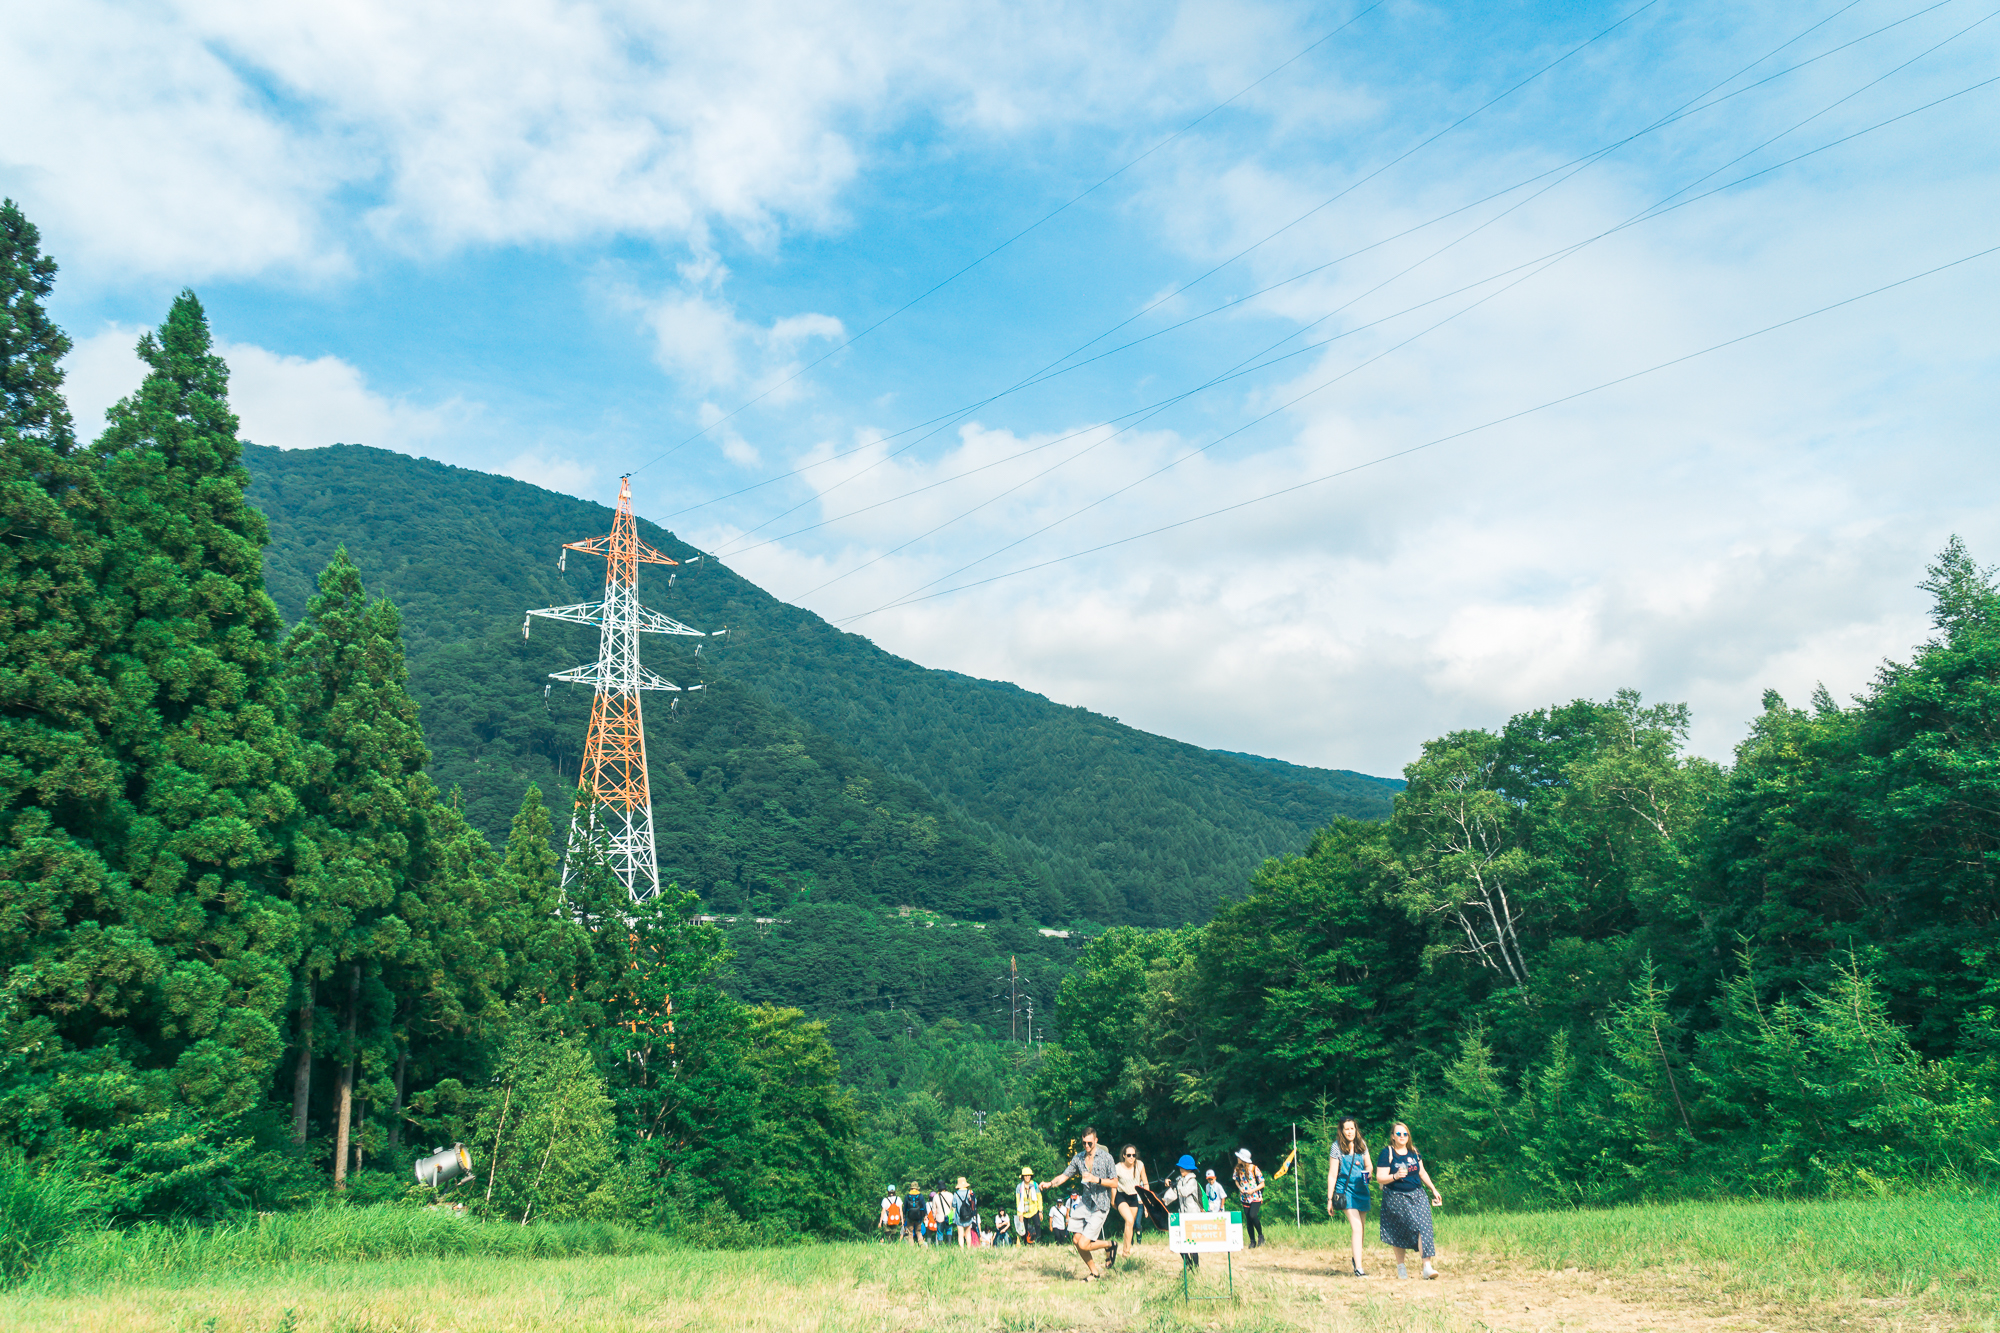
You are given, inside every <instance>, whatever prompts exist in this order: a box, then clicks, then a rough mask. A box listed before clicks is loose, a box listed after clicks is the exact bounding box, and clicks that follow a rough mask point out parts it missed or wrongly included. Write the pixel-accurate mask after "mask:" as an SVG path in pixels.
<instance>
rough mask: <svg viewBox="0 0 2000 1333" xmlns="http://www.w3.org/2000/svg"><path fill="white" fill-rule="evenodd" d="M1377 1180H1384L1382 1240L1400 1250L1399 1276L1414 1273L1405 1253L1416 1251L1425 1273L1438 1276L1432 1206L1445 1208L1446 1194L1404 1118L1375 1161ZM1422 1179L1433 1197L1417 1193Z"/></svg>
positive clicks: (1396, 1125) (1397, 1267)
mask: <svg viewBox="0 0 2000 1333" xmlns="http://www.w3.org/2000/svg"><path fill="white" fill-rule="evenodd" d="M1375 1179H1377V1180H1379V1181H1381V1182H1382V1224H1381V1231H1382V1243H1383V1244H1384V1245H1387V1246H1388V1247H1389V1248H1390V1249H1392V1250H1394V1251H1395V1252H1396V1276H1397V1277H1408V1276H1409V1275H1410V1270H1409V1268H1408V1267H1407V1266H1406V1265H1405V1263H1404V1258H1405V1252H1406V1251H1409V1250H1415V1251H1417V1252H1418V1253H1419V1254H1421V1255H1422V1256H1423V1260H1424V1276H1425V1277H1427V1278H1434V1277H1436V1276H1437V1275H1438V1272H1437V1269H1436V1267H1435V1266H1433V1265H1432V1263H1431V1260H1433V1259H1435V1258H1436V1257H1437V1241H1436V1240H1435V1239H1434V1238H1433V1236H1432V1234H1431V1205H1432V1204H1436V1205H1437V1206H1438V1207H1440V1208H1442V1207H1444V1195H1442V1194H1439V1193H1438V1187H1437V1186H1436V1185H1434V1184H1432V1183H1431V1176H1430V1172H1428V1171H1426V1170H1424V1159H1423V1155H1422V1154H1421V1153H1419V1152H1418V1151H1417V1145H1416V1144H1414V1143H1412V1142H1411V1141H1410V1127H1409V1126H1408V1125H1406V1124H1404V1123H1403V1122H1401V1121H1400V1120H1399V1121H1397V1122H1396V1124H1395V1125H1394V1127H1393V1128H1392V1129H1391V1131H1390V1134H1389V1146H1388V1147H1386V1148H1384V1149H1383V1150H1382V1156H1381V1157H1380V1158H1379V1159H1377V1161H1376V1163H1375ZM1419 1181H1422V1182H1423V1188H1424V1189H1426V1190H1429V1191H1430V1198H1428V1199H1426V1198H1425V1197H1424V1196H1423V1195H1422V1194H1419V1193H1418V1192H1417V1183H1418V1182H1419Z"/></svg>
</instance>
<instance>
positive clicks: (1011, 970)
mask: <svg viewBox="0 0 2000 1333" xmlns="http://www.w3.org/2000/svg"><path fill="white" fill-rule="evenodd" d="M1007 1040H1008V1041H1011V1042H1019V1041H1020V1040H1021V964H1020V962H1019V960H1017V959H1016V958H1015V957H1014V955H1013V954H1011V953H1010V954H1008V955H1007Z"/></svg>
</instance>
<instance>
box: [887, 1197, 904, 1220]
mask: <svg viewBox="0 0 2000 1333" xmlns="http://www.w3.org/2000/svg"><path fill="white" fill-rule="evenodd" d="M889 1225H890V1226H892V1227H899V1226H901V1225H903V1201H902V1200H901V1199H894V1198H892V1199H890V1200H889Z"/></svg>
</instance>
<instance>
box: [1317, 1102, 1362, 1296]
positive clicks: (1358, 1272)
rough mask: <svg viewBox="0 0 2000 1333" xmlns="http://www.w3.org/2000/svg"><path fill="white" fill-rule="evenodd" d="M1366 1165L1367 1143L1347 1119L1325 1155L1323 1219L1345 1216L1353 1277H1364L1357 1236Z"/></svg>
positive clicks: (1351, 1121) (1356, 1126)
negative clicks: (1351, 1245) (1351, 1243)
mask: <svg viewBox="0 0 2000 1333" xmlns="http://www.w3.org/2000/svg"><path fill="white" fill-rule="evenodd" d="M1369 1163H1370V1159H1369V1156H1368V1140H1367V1139H1365V1138H1362V1137H1361V1126H1360V1125H1358V1124H1356V1123H1355V1121H1354V1117H1353V1116H1348V1117H1347V1118H1345V1119H1344V1120H1342V1121H1341V1122H1340V1129H1339V1131H1338V1132H1337V1133H1335V1134H1334V1136H1333V1146H1332V1147H1331V1148H1329V1149H1328V1150H1327V1154H1326V1215H1327V1216H1328V1217H1338V1216H1340V1214H1341V1213H1345V1214H1347V1228H1348V1231H1349V1232H1351V1233H1352V1235H1351V1240H1352V1241H1353V1245H1354V1276H1356V1277H1367V1276H1368V1274H1367V1273H1366V1272H1365V1271H1363V1269H1362V1267H1361V1232H1362V1230H1363V1227H1364V1225H1365V1223H1366V1221H1367V1213H1368V1176H1369V1170H1368V1168H1369ZM1336 1210H1338V1211H1336Z"/></svg>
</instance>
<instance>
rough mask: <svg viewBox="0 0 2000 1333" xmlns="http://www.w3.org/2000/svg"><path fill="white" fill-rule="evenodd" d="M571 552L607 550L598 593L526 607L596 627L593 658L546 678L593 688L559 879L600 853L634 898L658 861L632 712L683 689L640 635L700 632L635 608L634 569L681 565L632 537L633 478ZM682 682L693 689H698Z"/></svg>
mask: <svg viewBox="0 0 2000 1333" xmlns="http://www.w3.org/2000/svg"><path fill="white" fill-rule="evenodd" d="M571 551H578V552H581V553H583V554H586V555H601V556H603V557H604V600H603V601H601V602H579V603H577V604H576V605H574V606H549V607H543V608H542V609H541V610H538V611H530V612H528V615H529V616H530V617H534V616H540V617H542V618H543V619H545V620H567V621H571V622H573V623H575V624H579V625H596V626H599V627H600V628H599V632H598V650H597V660H596V661H595V662H592V663H590V664H588V665H587V666H580V667H573V668H571V669H570V670H568V671H554V672H550V673H549V678H550V679H551V680H561V681H568V682H570V683H572V684H576V685H590V686H593V687H595V688H596V691H597V697H596V698H595V699H593V700H592V701H591V705H590V732H589V735H588V737H587V739H586V740H585V742H584V747H583V771H582V772H581V773H579V774H578V775H577V779H578V785H577V789H576V808H575V809H574V810H573V811H572V812H571V814H570V824H569V846H568V848H567V849H566V850H565V852H564V854H563V873H562V882H563V883H564V884H565V885H567V884H568V883H569V882H570V881H571V880H572V879H574V878H575V877H576V876H577V874H578V873H579V871H580V870H581V869H582V867H584V866H586V865H588V864H590V862H591V861H592V860H593V859H602V860H603V861H604V862H605V863H606V864H607V865H609V866H610V867H611V871H612V873H613V874H615V875H617V876H618V879H619V881H620V882H621V883H623V884H624V885H625V891H626V893H628V894H630V895H631V898H632V901H633V902H635V903H637V902H644V901H646V899H648V898H651V897H652V896H653V895H654V894H656V893H658V892H659V891H660V863H659V858H658V856H657V855H656V854H655V852H654V850H653V797H652V792H651V790H650V789H649V787H648V786H647V782H646V726H645V720H644V719H643V718H642V717H641V716H640V713H639V692H640V691H641V690H672V691H675V692H679V690H680V688H681V687H680V686H678V685H676V684H674V683H673V682H672V681H670V680H667V679H665V678H663V677H661V676H656V675H654V674H653V673H652V672H650V671H648V670H646V668H644V667H642V666H640V665H639V636H640V635H641V634H686V635H692V636H694V637H695V638H702V637H704V636H703V634H702V632H701V631H700V630H698V629H689V628H688V627H687V626H686V625H683V624H681V623H680V621H678V620H674V619H671V618H670V617H667V616H663V615H661V614H660V613H659V612H658V611H649V610H647V609H646V608H645V607H643V606H641V605H639V594H638V583H639V566H640V565H675V564H679V563H680V562H679V561H677V560H672V559H669V558H668V557H667V556H665V555H663V554H661V553H660V552H659V551H656V550H654V549H653V548H652V547H651V546H648V545H647V544H646V543H645V542H642V541H640V540H639V532H638V527H637V525H636V523H635V522H634V521H633V518H632V478H631V477H629V476H626V477H620V478H619V479H618V511H617V513H616V515H614V516H613V518H612V520H611V531H610V532H609V533H608V534H606V535H605V536H602V537H592V538H591V539H590V540H589V541H581V542H564V543H563V555H562V557H561V558H562V560H563V561H564V562H567V561H568V559H569V552H571ZM528 624H529V622H528V621H527V620H523V621H522V622H521V637H522V638H524V639H525V638H527V637H528ZM697 651H699V650H697ZM688 688H690V689H695V690H698V689H700V688H701V686H699V685H692V686H689V687H688Z"/></svg>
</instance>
